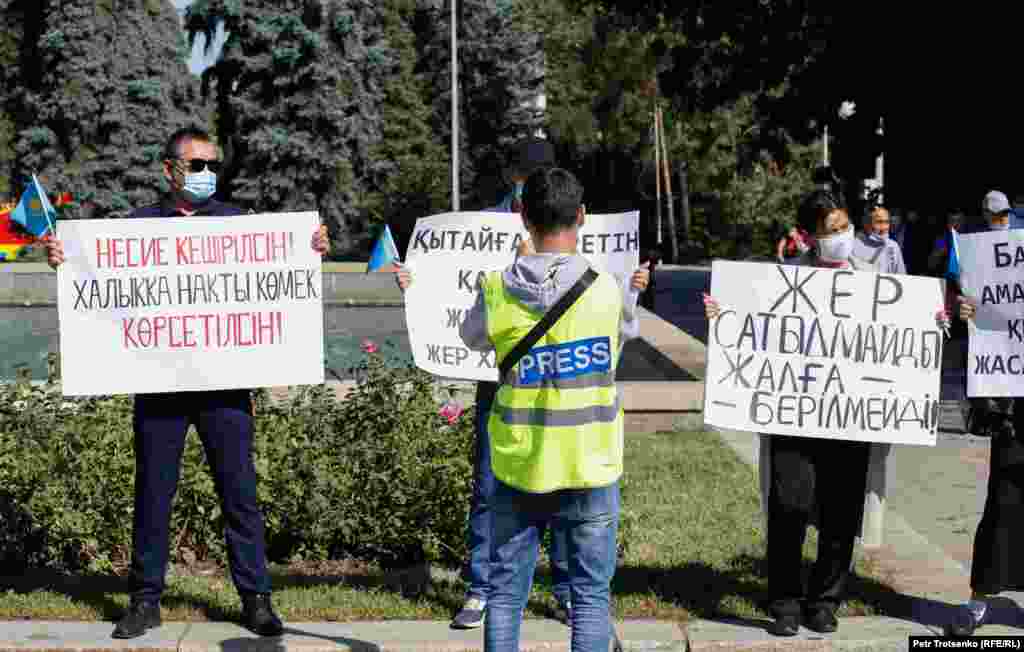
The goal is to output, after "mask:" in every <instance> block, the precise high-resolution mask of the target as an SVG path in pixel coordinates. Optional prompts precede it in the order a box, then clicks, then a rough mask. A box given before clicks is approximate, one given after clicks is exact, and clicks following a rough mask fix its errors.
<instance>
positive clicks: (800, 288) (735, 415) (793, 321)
mask: <svg viewBox="0 0 1024 652" xmlns="http://www.w3.org/2000/svg"><path fill="white" fill-rule="evenodd" d="M711 296H712V297H713V298H714V299H715V300H716V301H718V303H719V305H720V306H721V309H722V313H721V314H720V315H719V317H717V318H716V319H714V320H712V321H711V322H710V323H709V324H708V348H707V374H706V376H705V391H704V401H705V403H704V421H705V422H706V423H708V424H711V425H714V426H719V427H722V428H733V429H736V430H746V431H751V432H762V433H771V434H780V435H795V436H800V437H818V438H825V439H849V440H855V441H869V442H884V443H893V444H924V445H929V446H933V445H935V435H936V432H937V429H938V417H939V383H940V378H941V366H942V346H943V337H944V335H943V333H942V331H941V330H939V328H938V327H937V326H936V324H935V313H936V312H937V311H938V310H940V309H941V308H942V305H943V296H942V285H941V282H940V281H939V280H938V279H932V278H922V277H916V276H905V275H893V274H876V273H873V272H854V271H849V270H841V269H821V268H813V267H795V266H791V265H775V264H764V263H740V262H727V261H715V262H714V263H713V264H712V267H711Z"/></svg>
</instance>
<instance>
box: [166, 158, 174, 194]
mask: <svg viewBox="0 0 1024 652" xmlns="http://www.w3.org/2000/svg"><path fill="white" fill-rule="evenodd" d="M172 166H173V163H172V162H171V161H168V160H164V178H165V179H167V184H168V185H169V186H170V187H171V188H174V168H173V167H172Z"/></svg>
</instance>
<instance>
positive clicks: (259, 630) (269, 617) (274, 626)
mask: <svg viewBox="0 0 1024 652" xmlns="http://www.w3.org/2000/svg"><path fill="white" fill-rule="evenodd" d="M242 624H243V625H244V626H245V627H246V628H247V629H248V630H249V631H251V632H253V633H254V634H259V635H260V636H280V635H281V634H283V633H284V625H283V624H282V623H281V619H280V618H278V617H277V614H276V613H274V608H273V607H272V606H270V594H269V593H249V594H246V595H243V596H242Z"/></svg>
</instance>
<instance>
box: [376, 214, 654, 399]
mask: <svg viewBox="0 0 1024 652" xmlns="http://www.w3.org/2000/svg"><path fill="white" fill-rule="evenodd" d="M638 228H639V213H637V212H633V213H622V214H613V215H587V216H586V219H585V221H584V224H583V226H582V227H581V228H580V232H579V240H578V242H577V248H578V251H579V253H580V254H582V255H583V256H584V257H585V258H587V259H588V260H589V261H590V262H591V264H592V265H594V267H595V268H596V269H601V270H606V271H610V272H612V273H613V274H614V275H615V276H616V277H617V278H618V279H619V283H620V286H621V287H622V290H623V296H624V302H625V303H624V305H625V309H626V310H628V311H630V314H632V313H633V312H634V311H635V310H636V302H637V297H638V292H640V291H643V290H644V289H646V287H647V284H648V282H649V279H650V272H649V271H648V269H647V267H646V266H644V267H641V266H639V265H638V262H639V231H638ZM529 243H531V239H530V238H529V237H528V235H526V234H525V233H524V230H523V226H522V224H521V221H520V220H518V219H517V220H514V221H513V220H509V218H508V216H507V215H502V214H496V213H493V212H476V213H473V212H463V213H445V214H442V215H435V216H432V217H427V218H422V219H420V220H418V221H417V223H416V229H415V231H414V232H413V236H412V239H411V241H410V244H409V251H408V254H407V256H406V263H405V264H403V265H400V266H399V267H398V269H397V271H396V273H395V279H396V282H397V283H398V285H399V287H401V288H402V290H403V291H405V300H406V322H407V324H408V328H409V340H410V344H411V345H412V349H413V355H414V357H415V359H416V364H417V366H419V367H420V368H421V369H424V370H426V371H430V372H431V373H435V374H437V375H440V376H444V377H448V378H464V379H469V380H486V381H494V380H497V377H498V370H497V366H496V363H495V360H494V353H493V351H490V352H476V351H471V350H470V349H469V348H467V347H466V346H464V344H463V342H462V340H461V338H460V337H459V327H460V325H461V324H462V321H463V319H464V318H465V315H466V314H467V313H468V312H469V309H470V308H472V306H473V304H474V301H475V300H476V295H477V289H478V284H479V280H480V278H481V277H482V276H483V275H484V274H486V273H487V272H491V271H498V270H501V269H504V268H505V267H507V266H508V265H510V264H511V263H512V262H513V261H514V260H515V259H516V257H517V256H519V257H522V256H527V255H532V254H531V249H530V247H531V244H529ZM414 275H415V280H416V282H415V283H413V276H414Z"/></svg>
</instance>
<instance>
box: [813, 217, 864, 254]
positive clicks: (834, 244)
mask: <svg viewBox="0 0 1024 652" xmlns="http://www.w3.org/2000/svg"><path fill="white" fill-rule="evenodd" d="M854 242H855V239H854V237H853V225H852V224H851V225H850V226H849V227H847V229H846V230H845V231H843V232H842V233H836V234H835V235H830V236H828V237H825V238H818V256H819V257H820V258H824V259H825V260H836V261H840V260H849V258H850V256H852V255H853V245H854Z"/></svg>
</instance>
